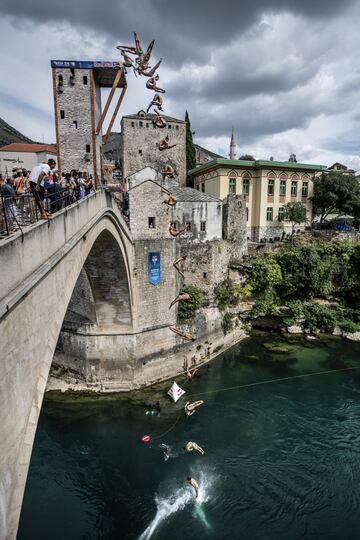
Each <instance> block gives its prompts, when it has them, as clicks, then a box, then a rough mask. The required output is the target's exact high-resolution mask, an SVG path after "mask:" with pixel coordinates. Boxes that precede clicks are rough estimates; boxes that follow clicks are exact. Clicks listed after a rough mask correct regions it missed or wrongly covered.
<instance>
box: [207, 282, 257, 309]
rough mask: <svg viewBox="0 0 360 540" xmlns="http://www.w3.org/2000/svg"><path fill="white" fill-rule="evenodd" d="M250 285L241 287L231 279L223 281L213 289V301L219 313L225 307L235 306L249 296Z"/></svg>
mask: <svg viewBox="0 0 360 540" xmlns="http://www.w3.org/2000/svg"><path fill="white" fill-rule="evenodd" d="M251 292H252V287H251V285H250V284H248V285H241V284H240V283H235V282H234V281H232V280H231V279H229V278H228V279H225V280H224V281H222V282H221V283H219V285H217V287H216V288H215V300H216V304H217V306H218V308H219V309H220V311H223V310H224V309H226V308H227V307H232V306H237V305H238V304H239V302H240V301H241V300H245V299H246V298H248V297H249V296H250V295H251Z"/></svg>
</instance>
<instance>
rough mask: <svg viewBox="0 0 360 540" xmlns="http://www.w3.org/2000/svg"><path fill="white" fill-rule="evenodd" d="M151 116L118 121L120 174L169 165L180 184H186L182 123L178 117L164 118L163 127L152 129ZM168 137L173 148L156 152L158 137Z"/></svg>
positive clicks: (132, 116)
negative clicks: (119, 128)
mask: <svg viewBox="0 0 360 540" xmlns="http://www.w3.org/2000/svg"><path fill="white" fill-rule="evenodd" d="M153 116H154V115H146V116H145V117H142V116H139V115H131V116H124V117H123V118H122V120H121V133H122V167H123V176H124V177H126V176H129V175H131V174H133V173H135V172H137V171H140V170H141V169H144V168H145V167H147V166H151V167H154V169H156V170H159V171H161V170H162V169H163V168H164V167H165V166H166V165H171V166H172V167H173V168H174V169H175V170H176V171H177V177H176V179H177V180H178V182H179V183H180V185H185V183H186V124H185V122H183V121H181V120H175V119H172V120H171V121H168V123H167V125H166V127H165V128H163V129H160V128H155V127H154V126H153V123H152V118H153ZM166 135H168V136H169V143H170V144H176V146H175V147H174V148H170V149H169V150H163V151H159V148H158V144H159V142H160V140H161V139H163V138H164V137H166Z"/></svg>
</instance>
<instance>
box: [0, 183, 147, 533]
mask: <svg viewBox="0 0 360 540" xmlns="http://www.w3.org/2000/svg"><path fill="white" fill-rule="evenodd" d="M0 264H1V268H2V275H3V278H4V279H2V285H1V302H0V310H1V311H0V331H1V350H2V353H1V360H2V362H1V364H2V365H1V369H2V373H1V378H0V388H1V390H0V425H1V438H0V519H1V521H0V537H1V538H15V536H16V530H17V524H18V519H19V515H20V509H21V503H22V497H23V491H24V487H25V482H26V476H27V470H28V465H29V461H30V456H31V450H32V445H33V440H34V435H35V431H36V425H37V421H38V417H39V413H40V409H41V404H42V399H43V395H44V391H45V387H46V383H47V379H48V374H49V369H50V366H51V363H52V361H53V357H54V352H55V349H56V346H57V343H58V338H59V335H60V331H61V328H62V326H63V321H64V318H65V316H66V315H67V316H70V320H68V321H67V320H65V323H64V326H66V325H68V326H70V327H71V326H72V329H74V326H75V327H76V328H78V329H79V328H80V329H81V328H82V329H86V331H87V332H88V333H89V332H90V333H91V332H92V333H96V334H97V335H106V333H109V332H111V333H113V334H115V335H116V334H119V333H121V332H124V331H126V332H128V333H130V334H131V333H132V332H133V331H134V329H135V330H136V322H135V323H134V318H136V313H135V311H136V310H135V308H134V305H135V304H134V302H135V299H134V293H133V284H132V279H133V278H132V276H133V266H134V246H133V242H132V239H131V235H130V232H129V230H128V228H127V225H126V223H125V222H124V220H123V218H122V215H121V213H120V212H119V210H118V208H117V206H116V203H115V201H114V199H113V198H112V197H111V196H110V195H109V194H107V193H105V192H97V193H95V194H94V195H92V196H90V197H88V198H87V199H85V200H83V201H81V203H79V204H76V205H74V206H73V207H70V208H69V209H66V210H63V211H62V212H60V213H59V214H58V215H56V216H55V217H54V218H53V220H51V222H50V223H47V222H40V223H38V224H36V225H34V226H32V227H31V228H30V229H29V230H28V231H26V232H25V235H24V240H23V242H22V241H21V236H20V235H15V236H14V237H12V238H9V239H7V240H6V241H4V242H3V243H2V244H1V245H0ZM76 295H78V297H79V299H78V300H79V301H78V302H76ZM74 310H75V311H74ZM85 315H86V316H85Z"/></svg>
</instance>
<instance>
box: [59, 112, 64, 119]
mask: <svg viewBox="0 0 360 540" xmlns="http://www.w3.org/2000/svg"><path fill="white" fill-rule="evenodd" d="M60 118H62V119H64V118H65V111H60Z"/></svg>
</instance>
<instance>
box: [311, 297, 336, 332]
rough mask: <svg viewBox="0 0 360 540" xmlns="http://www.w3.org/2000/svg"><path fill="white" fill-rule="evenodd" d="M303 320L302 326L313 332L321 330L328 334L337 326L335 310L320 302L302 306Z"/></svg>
mask: <svg viewBox="0 0 360 540" xmlns="http://www.w3.org/2000/svg"><path fill="white" fill-rule="evenodd" d="M304 316H305V321H304V323H303V326H304V328H305V329H306V330H310V331H311V332H314V331H315V330H322V331H323V332H326V333H328V334H331V333H332V332H333V331H334V328H335V326H337V316H336V312H335V311H334V310H332V309H331V308H329V307H328V306H323V305H320V304H310V305H305V306H304Z"/></svg>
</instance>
